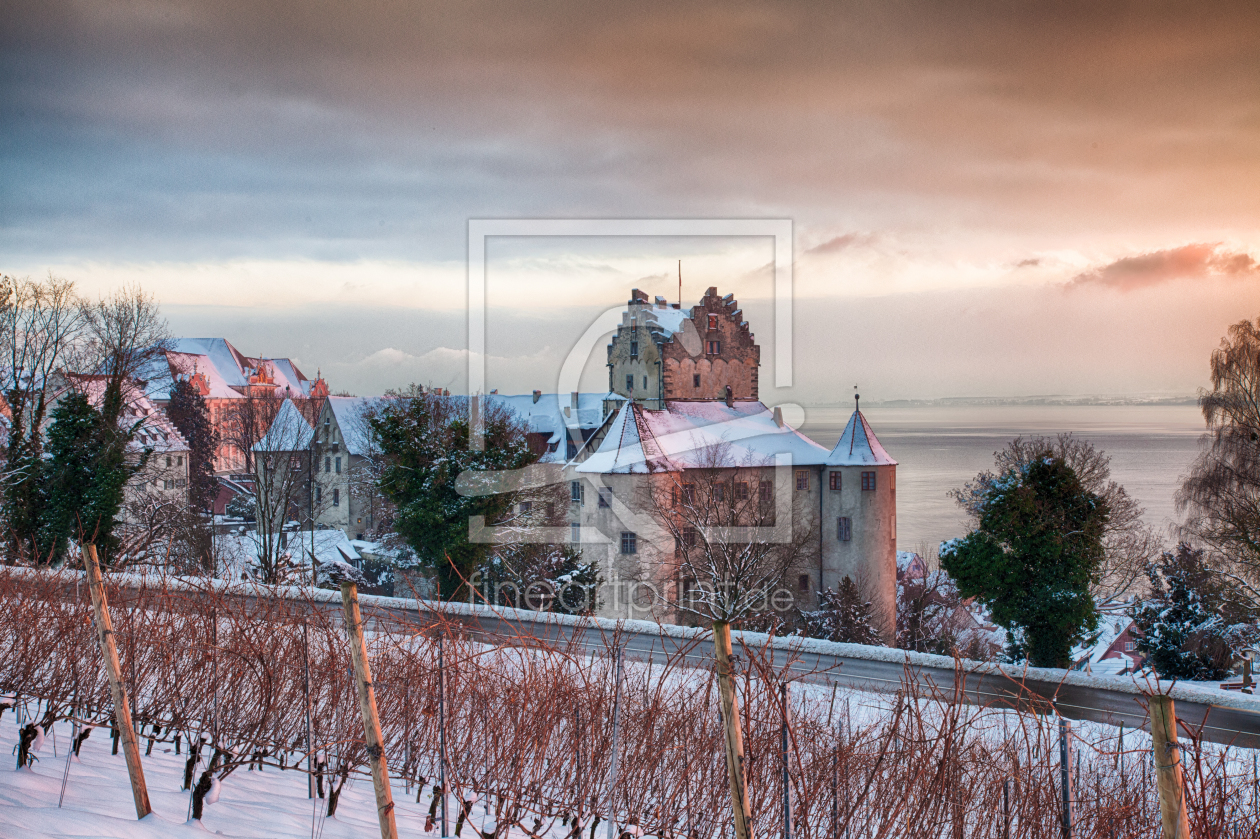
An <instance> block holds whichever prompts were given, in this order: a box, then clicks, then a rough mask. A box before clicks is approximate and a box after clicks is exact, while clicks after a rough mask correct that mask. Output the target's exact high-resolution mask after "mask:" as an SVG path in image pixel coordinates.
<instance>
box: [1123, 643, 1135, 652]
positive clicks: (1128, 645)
mask: <svg viewBox="0 0 1260 839" xmlns="http://www.w3.org/2000/svg"><path fill="white" fill-rule="evenodd" d="M1136 649H1137V644H1136V643H1135V642H1133V641H1125V642H1124V651H1125V652H1126V653H1131V652H1133V651H1134V650H1136Z"/></svg>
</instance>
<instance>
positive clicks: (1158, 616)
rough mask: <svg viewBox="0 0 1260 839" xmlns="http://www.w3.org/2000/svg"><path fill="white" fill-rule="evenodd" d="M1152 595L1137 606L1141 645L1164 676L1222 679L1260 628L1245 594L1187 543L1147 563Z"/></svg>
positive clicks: (1156, 670) (1136, 622)
mask: <svg viewBox="0 0 1260 839" xmlns="http://www.w3.org/2000/svg"><path fill="white" fill-rule="evenodd" d="M1146 574H1147V578H1148V579H1149V580H1150V585H1151V592H1152V596H1151V597H1150V598H1148V599H1147V600H1145V601H1144V602H1142V603H1141V604H1139V605H1138V606H1137V607H1136V608H1135V609H1134V610H1133V621H1134V623H1135V624H1136V625H1137V629H1138V637H1137V648H1138V651H1139V652H1141V653H1142V654H1143V655H1145V656H1146V663H1147V664H1148V665H1150V667H1151V669H1153V670H1154V671H1155V672H1156V673H1158V674H1159V675H1160V677H1161V678H1165V679H1195V680H1209V681H1212V680H1217V679H1223V678H1225V677H1226V676H1227V675H1229V672H1230V671H1231V670H1232V669H1233V663H1234V655H1235V652H1236V651H1237V650H1239V649H1241V648H1242V647H1245V646H1247V645H1248V644H1251V643H1255V640H1256V638H1257V635H1260V631H1258V628H1257V626H1256V624H1255V615H1253V614H1251V613H1250V609H1249V608H1248V606H1247V605H1246V602H1245V598H1243V597H1242V596H1241V594H1240V593H1239V592H1238V591H1237V589H1236V587H1235V586H1234V585H1233V584H1232V583H1231V582H1230V581H1229V580H1228V578H1225V577H1222V576H1220V575H1218V574H1216V573H1214V572H1213V571H1212V569H1211V568H1210V567H1209V566H1208V564H1207V562H1206V561H1205V559H1204V553H1203V551H1202V550H1201V549H1197V550H1196V549H1194V548H1191V547H1190V546H1189V545H1187V544H1185V543H1182V544H1180V545H1178V546H1177V551H1176V553H1165V554H1164V555H1163V556H1161V557H1160V558H1159V559H1158V560H1157V561H1155V562H1152V563H1151V564H1150V565H1149V566H1148V567H1147V571H1146Z"/></svg>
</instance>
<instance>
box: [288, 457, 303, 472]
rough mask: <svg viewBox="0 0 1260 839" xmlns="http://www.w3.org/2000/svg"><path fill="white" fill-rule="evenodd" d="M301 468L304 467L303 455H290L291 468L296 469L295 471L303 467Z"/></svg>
mask: <svg viewBox="0 0 1260 839" xmlns="http://www.w3.org/2000/svg"><path fill="white" fill-rule="evenodd" d="M301 468H302V458H301V456H300V455H296V454H291V455H289V469H291V470H295V471H296V470H298V469H301Z"/></svg>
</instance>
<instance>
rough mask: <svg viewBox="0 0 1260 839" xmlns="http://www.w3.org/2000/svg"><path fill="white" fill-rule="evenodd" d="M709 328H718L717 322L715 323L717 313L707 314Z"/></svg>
mask: <svg viewBox="0 0 1260 839" xmlns="http://www.w3.org/2000/svg"><path fill="white" fill-rule="evenodd" d="M709 328H710V329H717V328H718V324H717V315H709Z"/></svg>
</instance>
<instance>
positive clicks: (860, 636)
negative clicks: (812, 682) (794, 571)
mask: <svg viewBox="0 0 1260 839" xmlns="http://www.w3.org/2000/svg"><path fill="white" fill-rule="evenodd" d="M872 614H873V610H872V608H871V602H870V601H869V600H867V599H866V598H865V597H863V596H862V591H861V590H860V589H859V588H858V585H857V583H855V582H853V579H852V578H850V577H845V578H844V579H843V580H841V581H840V586H839V587H838V588H835V589H827V590H826V591H824V592H822V594H821V596H820V603H819V609H818V611H816V612H804V613H802V617H803V618H804V621H805V626H806V631H807V633H808V634H809V635H810V636H812V637H814V638H822V639H823V640H825V641H842V642H844V643H848V644H872V645H873V644H879V643H880V641H879V632H878V631H877V630H876V628H875V626H874V625H873V623H872Z"/></svg>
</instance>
